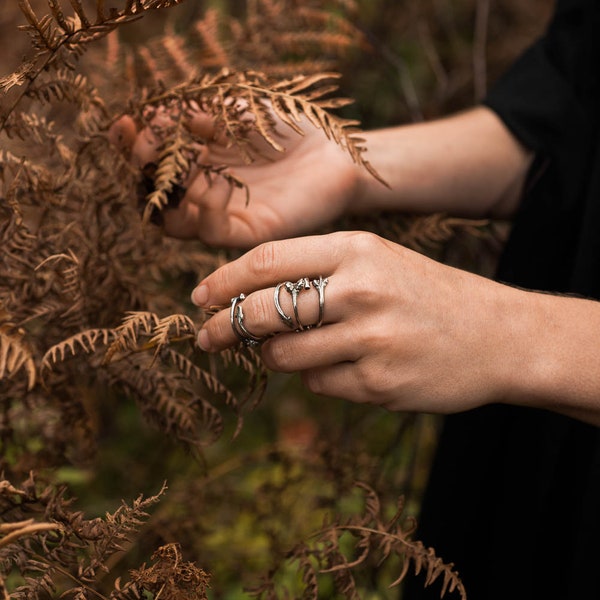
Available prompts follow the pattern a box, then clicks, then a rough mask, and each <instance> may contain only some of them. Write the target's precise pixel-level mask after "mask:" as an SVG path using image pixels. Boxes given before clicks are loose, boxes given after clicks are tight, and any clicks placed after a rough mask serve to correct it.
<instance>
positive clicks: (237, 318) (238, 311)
mask: <svg viewBox="0 0 600 600" xmlns="http://www.w3.org/2000/svg"><path fill="white" fill-rule="evenodd" d="M245 299H246V296H245V294H240V295H239V296H236V297H235V298H232V299H231V308H230V310H229V322H230V323H231V329H233V333H235V335H236V336H237V337H238V338H239V340H240V341H241V342H242V343H243V344H244V346H247V347H249V348H253V347H255V346H258V345H259V344H260V342H261V341H262V338H259V337H257V336H256V335H254V334H253V333H250V332H249V331H248V329H247V328H246V326H245V325H244V311H243V310H242V306H241V303H242V302H243V301H244V300H245Z"/></svg>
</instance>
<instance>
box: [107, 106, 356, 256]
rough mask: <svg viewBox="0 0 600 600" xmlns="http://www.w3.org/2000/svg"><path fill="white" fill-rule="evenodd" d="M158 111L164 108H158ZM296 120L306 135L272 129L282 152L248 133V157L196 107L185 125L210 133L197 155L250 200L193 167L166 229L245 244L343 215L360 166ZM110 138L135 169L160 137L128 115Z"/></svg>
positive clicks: (152, 154) (150, 156) (151, 156)
mask: <svg viewBox="0 0 600 600" xmlns="http://www.w3.org/2000/svg"><path fill="white" fill-rule="evenodd" d="M156 118H158V119H165V118H168V115H165V114H164V113H163V114H160V113H159V114H158V116H157V117H156ZM300 127H301V128H302V130H303V131H304V135H300V134H298V133H296V132H295V131H294V130H292V129H291V128H290V127H288V126H287V125H285V124H283V123H281V122H279V124H278V127H277V130H276V132H275V133H274V136H275V137H276V139H277V141H278V143H279V144H280V145H282V146H283V147H284V148H285V151H284V152H276V151H275V150H273V148H271V147H270V146H269V145H268V144H267V143H266V142H265V141H264V140H263V139H262V138H260V136H258V134H256V133H252V134H251V141H252V144H253V146H254V148H255V152H254V154H255V156H256V158H255V160H254V161H253V162H252V163H250V164H246V163H245V162H244V161H243V160H242V156H241V153H240V151H239V149H238V148H237V147H236V146H235V145H232V144H231V142H230V140H228V139H227V138H226V137H225V136H223V135H222V134H218V133H217V132H215V130H214V124H213V123H212V122H211V120H210V118H209V117H208V116H207V115H206V114H204V113H200V112H198V113H196V115H195V116H194V118H193V119H192V120H191V121H190V128H191V130H192V131H193V132H194V133H196V134H199V135H201V136H202V137H203V138H204V139H206V140H207V144H206V146H205V148H204V149H203V151H202V152H200V153H199V160H201V161H202V162H203V163H205V164H212V165H215V166H220V165H224V166H226V167H227V169H228V171H229V172H230V173H231V174H233V175H234V176H235V177H236V178H238V179H239V180H240V181H241V182H243V183H244V184H245V185H246V186H247V188H248V191H249V198H250V201H249V202H248V203H247V195H246V190H244V189H240V188H238V187H235V186H232V185H231V184H230V183H229V182H228V181H227V180H226V179H225V178H222V177H218V176H217V177H212V178H211V182H210V184H209V182H208V180H207V178H206V177H205V175H204V174H203V173H202V172H201V171H200V170H199V169H198V168H197V167H195V168H194V167H193V168H192V171H191V173H190V176H189V177H188V180H187V181H186V182H185V184H184V186H185V187H186V189H187V191H186V194H185V196H184V198H183V201H182V202H181V203H180V205H179V207H177V208H176V209H166V210H164V211H163V212H164V214H163V217H164V219H163V220H164V227H165V232H166V234H167V235H171V236H173V237H179V238H196V239H201V240H202V241H204V242H205V243H207V244H210V245H215V246H221V247H238V248H250V247H253V246H256V245H257V244H259V243H261V242H264V241H267V240H273V239H281V238H285V237H292V236H296V235H303V234H306V233H310V232H314V231H315V230H316V229H318V228H319V227H321V226H323V225H325V224H326V223H328V222H330V221H332V220H334V219H335V218H337V217H339V216H341V215H342V214H343V213H344V212H345V211H346V209H347V206H348V204H349V203H350V202H351V201H352V197H353V194H354V188H355V185H356V179H357V176H356V171H357V167H356V165H354V163H353V162H352V160H351V158H350V156H348V155H347V154H346V153H345V151H344V150H342V149H341V148H340V147H339V146H338V145H337V144H336V143H335V142H333V141H331V140H329V139H327V137H326V136H325V134H324V133H323V131H321V130H319V129H317V128H315V127H314V126H313V125H312V124H311V123H310V122H309V121H307V120H306V121H304V122H302V123H300ZM110 138H111V139H112V141H113V142H114V143H115V144H116V145H117V146H121V147H123V148H126V149H127V150H128V151H130V152H131V155H132V161H133V163H134V164H135V165H137V166H139V167H140V168H142V167H143V166H144V165H145V164H147V163H149V162H155V161H156V159H157V157H158V149H159V144H160V142H159V140H158V138H157V137H156V136H155V135H154V134H153V132H152V131H151V129H150V128H149V127H147V128H145V129H143V130H142V131H140V132H138V131H136V129H135V126H134V125H133V120H132V119H131V118H129V117H123V118H122V119H121V120H119V121H117V122H116V123H115V125H113V127H112V129H111V131H110Z"/></svg>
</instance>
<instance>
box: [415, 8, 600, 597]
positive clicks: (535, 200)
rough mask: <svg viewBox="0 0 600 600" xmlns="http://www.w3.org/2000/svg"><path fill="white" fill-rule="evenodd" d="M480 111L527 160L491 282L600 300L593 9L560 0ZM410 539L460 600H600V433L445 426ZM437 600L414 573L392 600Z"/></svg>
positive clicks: (528, 424)
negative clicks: (521, 147)
mask: <svg viewBox="0 0 600 600" xmlns="http://www.w3.org/2000/svg"><path fill="white" fill-rule="evenodd" d="M507 33H508V32H507ZM485 104H487V106H489V107H490V108H492V109H493V110H494V111H496V113H497V114H498V115H499V116H500V117H501V118H502V120H503V121H504V123H505V124H506V125H507V127H508V128H509V129H510V130H511V131H512V132H513V133H514V135H515V136H516V137H517V138H518V139H520V140H521V141H522V142H523V143H524V144H525V145H526V146H527V147H529V148H531V149H533V150H534V151H535V153H536V159H535V163H534V165H533V167H532V169H531V172H530V175H529V179H528V184H527V188H526V193H525V195H524V198H523V201H522V205H521V207H520V210H519V213H518V215H517V217H516V219H515V223H514V226H513V229H512V232H511V235H510V239H509V241H508V244H507V247H506V249H505V251H504V253H503V256H502V259H501V261H500V265H499V270H498V279H499V280H501V281H504V282H507V283H511V284H516V285H519V286H523V287H526V288H529V289H538V290H547V291H554V292H561V293H573V294H578V295H583V296H587V297H593V298H597V299H600V127H599V124H600V1H598V0H559V1H558V2H557V4H556V9H555V15H554V17H553V20H552V22H551V24H550V26H549V28H548V30H547V32H546V34H545V35H544V37H543V38H542V39H540V40H539V41H538V42H537V43H535V44H534V45H533V46H532V47H531V48H530V49H529V50H528V51H527V52H525V53H524V55H523V56H522V57H521V58H520V59H519V60H518V61H517V62H516V64H515V65H514V66H513V67H512V68H511V69H510V70H509V71H508V72H507V73H506V74H505V76H503V77H502V78H501V79H500V81H498V82H497V84H496V85H495V86H494V88H493V89H492V91H491V92H490V94H489V95H488V97H487V98H486V100H485ZM598 339H599V343H600V332H598ZM599 400H600V399H599ZM418 537H419V539H421V540H422V541H423V542H424V543H425V544H426V545H428V546H433V547H434V548H435V549H436V551H437V553H438V555H440V556H442V557H443V558H444V560H446V561H450V562H453V563H455V566H456V569H457V570H458V571H459V572H460V574H461V576H462V579H463V581H464V584H465V586H466V590H467V594H468V596H469V598H470V599H471V600H537V599H544V600H588V599H600V429H598V428H596V427H593V426H590V425H587V424H584V423H581V422H578V421H576V420H572V419H569V418H567V417H563V416H561V415H558V414H554V413H550V412H546V411H542V410H532V409H525V408H519V407H511V406H503V405H497V406H487V407H484V408H482V409H478V410H473V411H469V412H466V413H463V414H459V415H453V416H450V417H447V418H446V419H445V423H444V429H443V432H442V436H441V439H440V443H439V447H438V451H437V456H436V459H435V461H434V465H433V469H432V473H431V477H430V483H429V486H428V490H427V493H426V498H425V501H424V504H423V508H422V514H421V516H420V529H419V535H418ZM439 594H440V587H439V586H437V585H434V586H432V588H429V589H427V590H424V589H423V580H422V578H418V577H417V578H410V579H409V580H408V581H407V586H406V590H405V596H404V598H405V599H406V600H416V599H421V598H423V599H425V598H428V599H429V598H432V599H433V598H439ZM449 597H450V596H449Z"/></svg>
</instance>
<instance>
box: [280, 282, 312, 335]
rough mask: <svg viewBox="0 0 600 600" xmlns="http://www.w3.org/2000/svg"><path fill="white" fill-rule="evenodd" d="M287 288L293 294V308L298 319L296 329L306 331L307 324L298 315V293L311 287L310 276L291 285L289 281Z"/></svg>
mask: <svg viewBox="0 0 600 600" xmlns="http://www.w3.org/2000/svg"><path fill="white" fill-rule="evenodd" d="M285 289H286V290H287V291H288V292H289V293H290V294H291V295H292V308H293V309H294V317H295V319H296V331H304V330H305V329H306V326H305V325H303V324H302V321H300V317H299V315H298V294H299V293H300V292H301V291H302V290H308V289H310V281H309V279H308V277H303V278H302V279H298V281H296V283H292V284H291V285H290V284H289V282H287V283H286V284H285Z"/></svg>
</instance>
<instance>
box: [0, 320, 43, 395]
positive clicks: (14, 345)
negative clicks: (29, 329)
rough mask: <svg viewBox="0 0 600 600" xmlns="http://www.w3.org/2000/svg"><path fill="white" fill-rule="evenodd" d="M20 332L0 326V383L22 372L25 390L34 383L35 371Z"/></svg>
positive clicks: (29, 352) (32, 358) (33, 363)
mask: <svg viewBox="0 0 600 600" xmlns="http://www.w3.org/2000/svg"><path fill="white" fill-rule="evenodd" d="M24 338H25V336H24V334H23V333H22V332H18V331H17V332H14V331H12V330H11V328H9V327H8V326H7V325H0V382H3V380H4V379H9V378H11V377H14V376H15V375H16V374H17V373H18V372H19V371H21V370H22V371H23V372H24V374H25V375H26V377H27V388H28V389H29V390H31V389H32V388H33V387H34V385H35V382H36V378H37V369H36V366H35V361H34V357H33V354H32V352H31V349H30V348H29V347H28V345H27V343H26V342H25V340H24Z"/></svg>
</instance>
